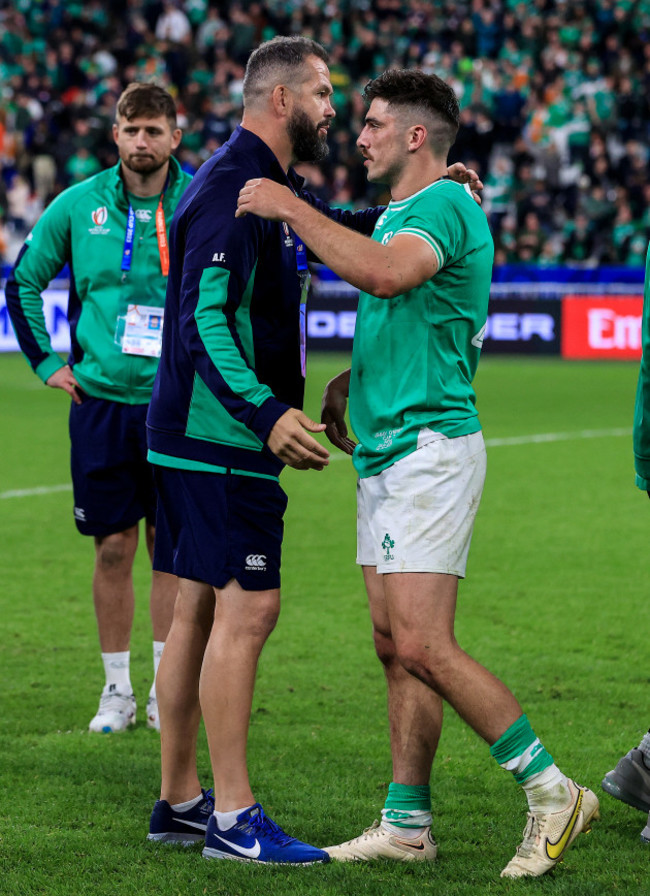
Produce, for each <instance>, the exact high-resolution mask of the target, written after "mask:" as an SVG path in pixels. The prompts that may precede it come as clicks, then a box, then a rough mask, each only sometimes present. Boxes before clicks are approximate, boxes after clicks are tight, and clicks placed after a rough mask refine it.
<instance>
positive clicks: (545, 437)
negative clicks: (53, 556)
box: [0, 427, 632, 500]
mask: <svg viewBox="0 0 650 896" xmlns="http://www.w3.org/2000/svg"><path fill="white" fill-rule="evenodd" d="M631 435H632V430H631V429H630V428H629V427H627V428H624V427H621V428H619V429H580V430H578V431H577V432H538V433H532V434H531V435H529V436H510V437H508V438H505V439H486V440H485V445H486V447H487V448H501V447H503V446H506V445H535V444H538V443H540V442H573V441H579V440H580V439H607V438H612V437H614V438H617V437H620V436H631ZM349 459H350V458H349V455H347V454H343V452H342V451H340V452H339V451H337V452H336V454H334V453H333V454H331V455H330V462H331V461H334V460H349ZM69 491H72V486H71V485H41V486H38V487H37V488H18V489H13V490H12V491H9V492H0V500H3V499H5V498H31V497H34V496H35V495H52V494H54V493H55V492H69Z"/></svg>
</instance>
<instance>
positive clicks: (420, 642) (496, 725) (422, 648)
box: [383, 573, 522, 745]
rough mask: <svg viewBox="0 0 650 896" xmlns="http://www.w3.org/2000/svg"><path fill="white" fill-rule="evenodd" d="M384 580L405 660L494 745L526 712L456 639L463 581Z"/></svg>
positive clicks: (395, 576) (403, 576)
mask: <svg viewBox="0 0 650 896" xmlns="http://www.w3.org/2000/svg"><path fill="white" fill-rule="evenodd" d="M383 578H384V590H385V594H386V602H387V607H388V615H389V619H390V625H391V630H392V634H393V641H394V644H395V648H396V651H397V657H398V659H399V662H400V663H401V665H402V666H403V667H404V668H405V669H406V670H407V671H408V672H409V673H410V674H411V675H413V676H414V677H415V678H417V679H419V681H420V682H424V684H426V685H427V686H428V687H429V688H431V689H432V690H434V691H435V692H436V693H437V694H440V696H441V697H443V698H444V699H445V700H446V701H447V702H448V703H449V704H450V705H451V706H452V707H453V708H454V709H455V710H456V712H457V713H458V714H459V716H460V717H461V718H462V719H463V720H464V721H465V722H466V723H467V724H468V725H469V726H470V727H471V728H473V729H474V731H476V733H477V734H478V735H479V736H480V737H482V738H483V739H484V740H485V741H487V743H488V744H490V745H492V744H493V743H495V741H497V740H498V739H499V738H500V737H501V735H502V734H503V733H504V731H506V729H508V728H509V727H510V725H512V724H513V723H514V722H515V721H516V720H517V719H518V718H519V717H520V716H521V714H522V709H521V707H520V705H519V703H518V702H517V700H516V699H515V697H514V696H513V694H512V693H511V692H510V691H509V690H508V688H507V687H506V686H505V685H504V684H503V682H501V681H500V680H499V679H498V678H496V676H494V675H493V674H492V673H491V672H489V671H488V670H487V669H486V668H485V667H484V666H482V665H481V664H480V663H478V662H477V661H476V660H474V659H473V658H472V657H471V656H469V654H467V653H465V651H464V650H462V649H461V647H460V646H459V645H458V642H457V641H456V638H455V635H454V618H455V614H456V597H457V592H458V579H457V578H456V576H451V575H443V574H440V573H391V574H387V575H385V576H384V577H383Z"/></svg>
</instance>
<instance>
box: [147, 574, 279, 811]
mask: <svg viewBox="0 0 650 896" xmlns="http://www.w3.org/2000/svg"><path fill="white" fill-rule="evenodd" d="M279 611H280V592H279V590H277V589H274V590H271V591H244V590H243V589H242V588H241V587H240V586H239V585H238V584H237V582H235V581H234V580H233V581H231V582H229V583H228V585H226V587H225V588H223V589H220V590H217V591H216V605H215V611H214V624H213V626H212V632H211V634H210V638H209V641H208V644H207V647H206V650H205V658H204V661H203V668H202V670H201V681H200V687H199V693H200V700H201V709H202V711H203V718H204V721H205V727H206V731H207V735H208V746H209V749H210V759H211V763H212V770H213V774H214V794H215V808H216V809H217V810H218V811H220V812H229V811H231V810H233V809H241V808H244V807H245V806H250V805H251V804H252V803H254V802H255V798H254V796H253V794H252V791H251V788H250V783H249V779H248V769H247V765H246V742H247V739H248V727H249V722H250V713H251V705H252V700H253V689H254V686H255V674H256V671H257V661H258V659H259V655H260V653H261V651H262V647H263V646H264V644H265V642H266V639H267V638H268V636H269V635H270V634H271V632H272V631H273V628H274V627H275V623H276V621H277V618H278V614H279ZM166 651H167V648H166V647H165V652H166ZM163 656H164V654H163Z"/></svg>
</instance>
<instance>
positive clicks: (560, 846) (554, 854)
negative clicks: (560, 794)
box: [546, 790, 584, 862]
mask: <svg viewBox="0 0 650 896" xmlns="http://www.w3.org/2000/svg"><path fill="white" fill-rule="evenodd" d="M583 796H584V790H581V791H580V793H579V794H578V799H577V800H576V804H575V806H574V807H573V812H572V813H571V818H570V819H569V821H568V822H567V826H566V827H565V829H564V830H563V831H562V834H561V835H560V839H559V840H556V841H555V843H551V841H550V840H548V839H547V840H546V855H547V856H548V857H549V859H551V861H553V862H557V860H558V859H559V858H560V856H561V855H562V853H563V852H564V850H565V849H566V848H567V846H568V844H569V840H570V839H571V834H572V833H573V829H574V828H575V826H576V823H577V821H578V816H579V815H580V810H581V809H582V797H583Z"/></svg>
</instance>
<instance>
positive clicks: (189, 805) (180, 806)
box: [172, 793, 203, 812]
mask: <svg viewBox="0 0 650 896" xmlns="http://www.w3.org/2000/svg"><path fill="white" fill-rule="evenodd" d="M202 799H203V794H202V793H200V794H199V795H198V796H197V797H194V799H193V800H187V801H186V802H185V803H174V804H173V806H172V809H173V810H174V812H187V810H188V809H193V808H194V806H198V804H199V803H200V802H201V800H202Z"/></svg>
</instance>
